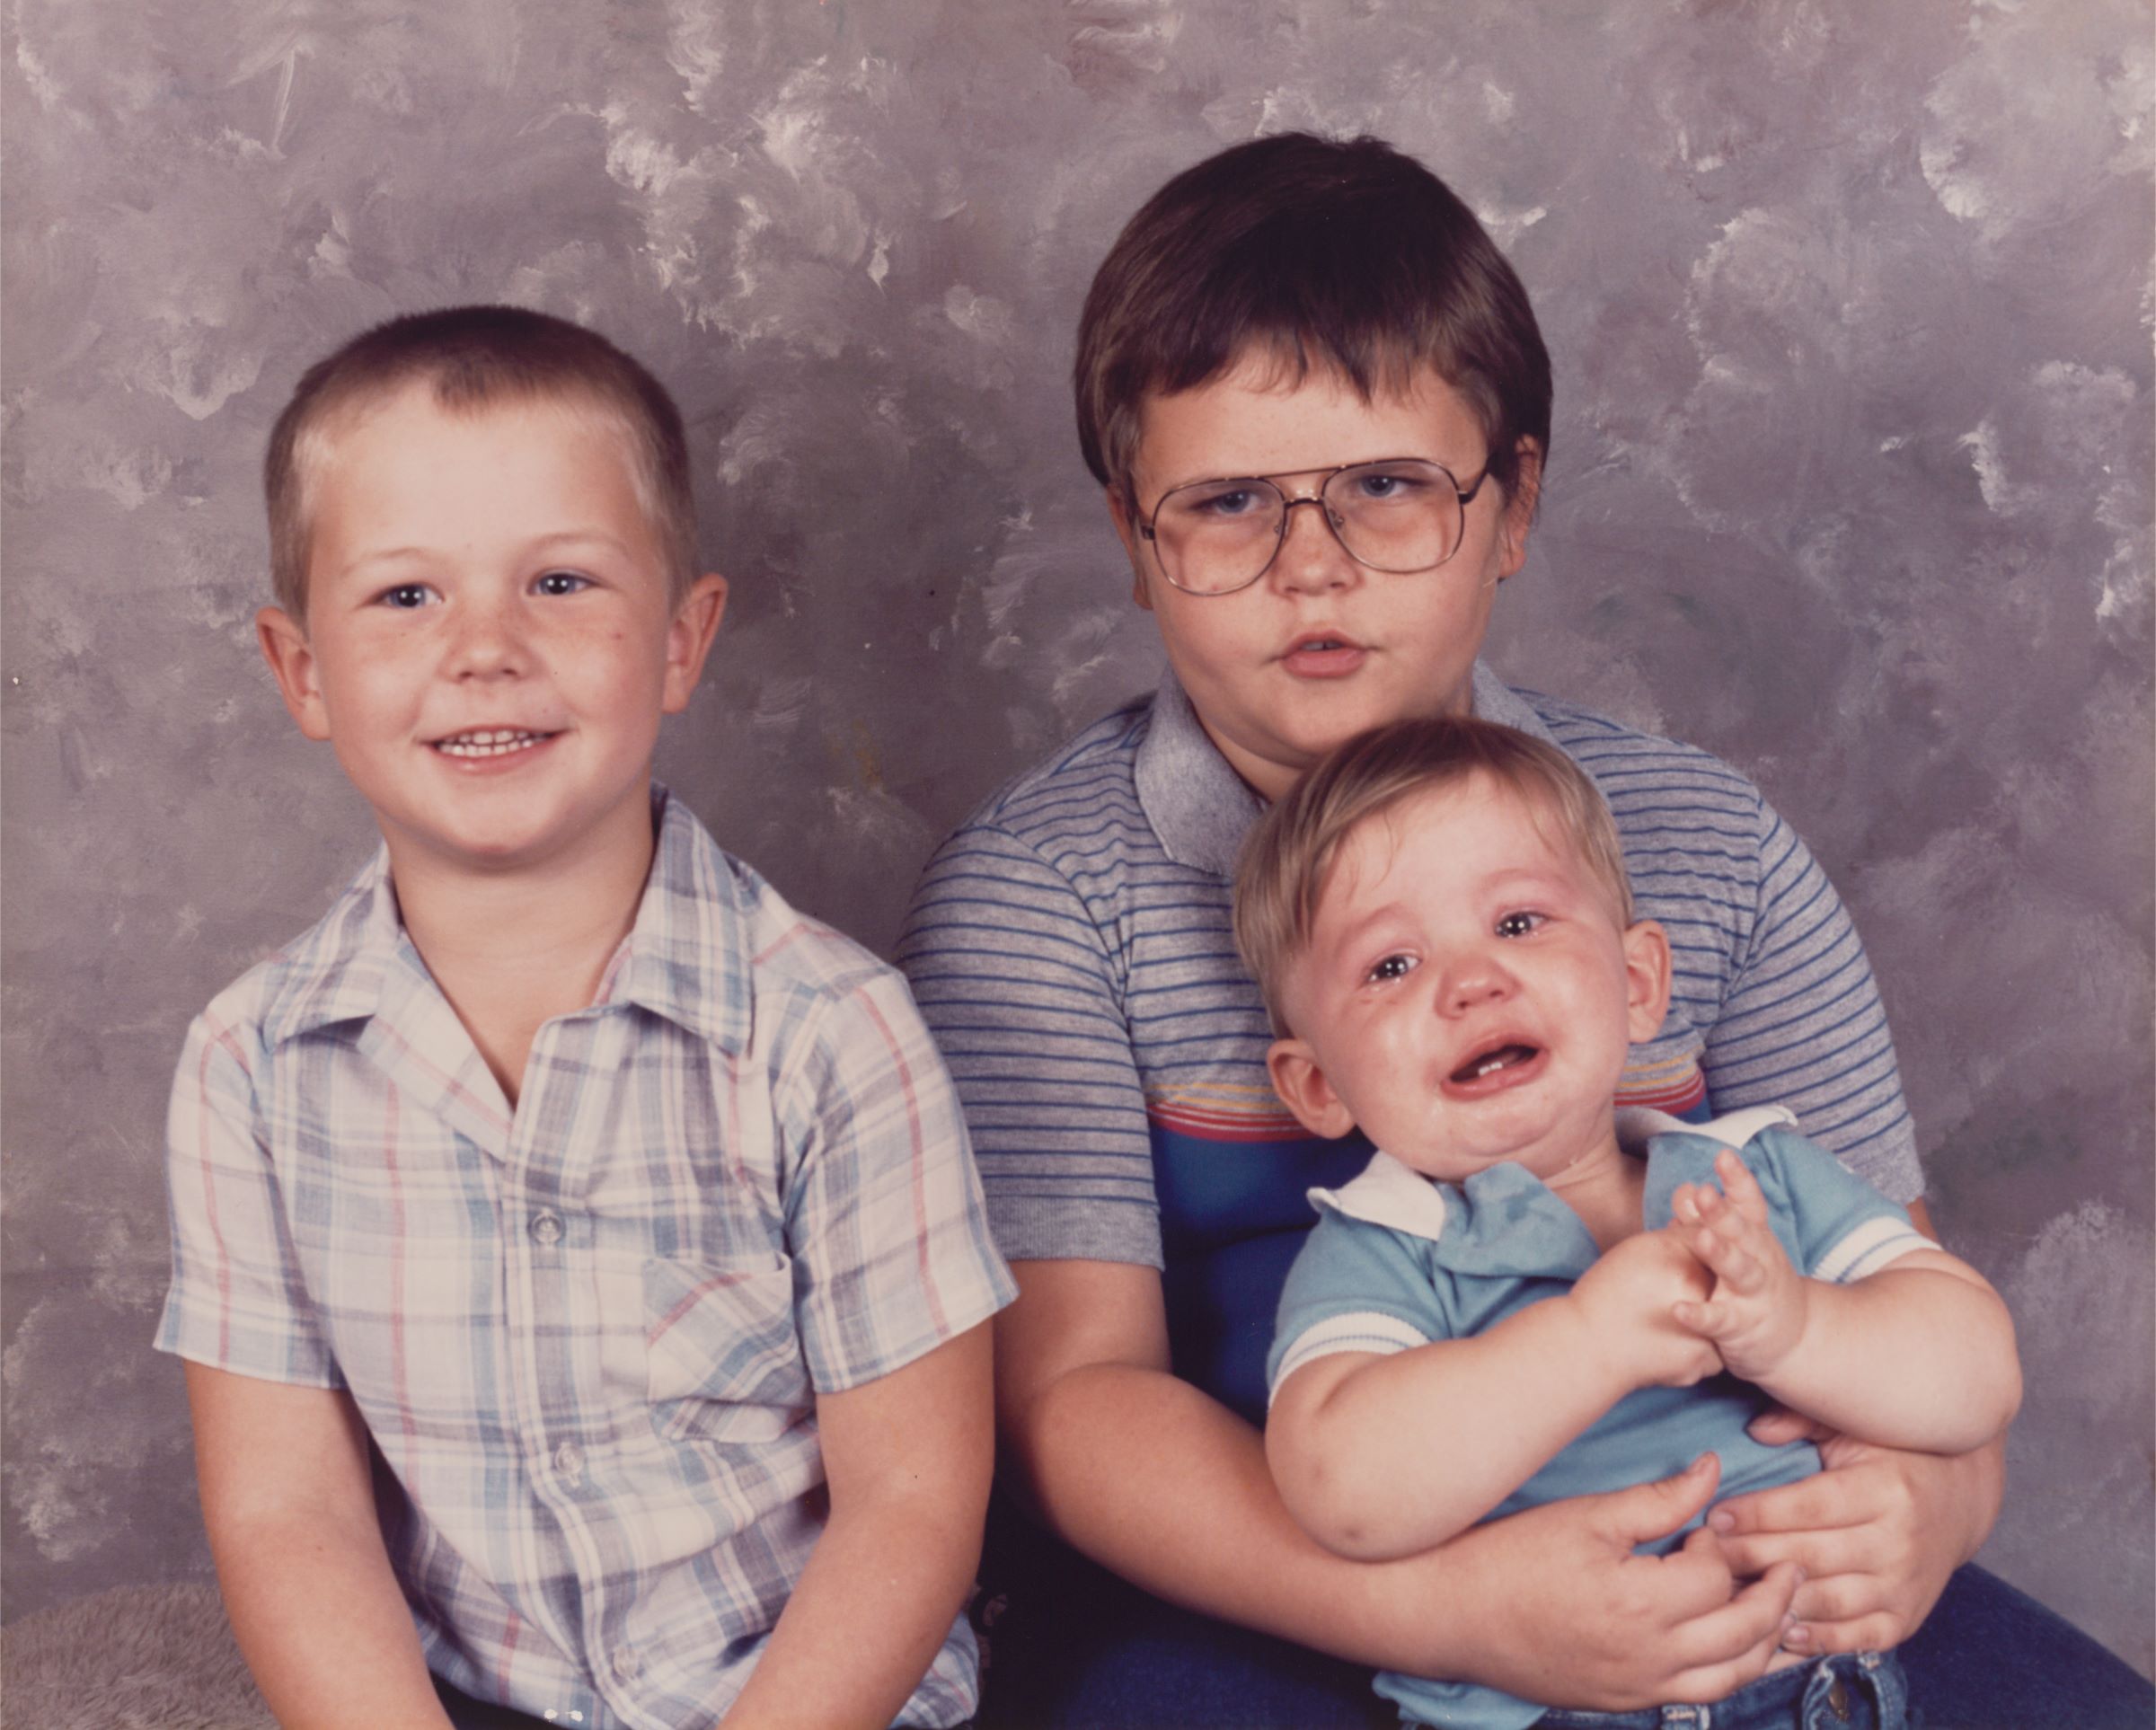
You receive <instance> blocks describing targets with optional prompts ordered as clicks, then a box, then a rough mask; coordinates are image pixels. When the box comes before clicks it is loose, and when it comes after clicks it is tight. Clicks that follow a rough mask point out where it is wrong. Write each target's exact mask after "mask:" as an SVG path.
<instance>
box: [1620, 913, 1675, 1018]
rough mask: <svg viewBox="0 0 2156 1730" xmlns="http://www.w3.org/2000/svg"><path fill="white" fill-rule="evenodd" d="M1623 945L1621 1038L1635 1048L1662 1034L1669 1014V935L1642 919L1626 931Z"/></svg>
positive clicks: (1648, 920) (1649, 920) (1651, 922)
mask: <svg viewBox="0 0 2156 1730" xmlns="http://www.w3.org/2000/svg"><path fill="white" fill-rule="evenodd" d="M1623 942H1624V1000H1625V1002H1624V1008H1625V1024H1624V1025H1625V1037H1628V1038H1629V1039H1630V1040H1631V1042H1632V1043H1633V1044H1634V1045H1638V1044H1639V1043H1640V1042H1641V1041H1642V1040H1645V1039H1651V1038H1653V1037H1655V1035H1656V1034H1657V1033H1659V1032H1660V1031H1661V1030H1662V1018H1663V1017H1664V1016H1665V1015H1666V1014H1667V1013H1668V1012H1669V971H1670V964H1669V933H1668V932H1666V931H1664V930H1663V929H1662V927H1661V926H1659V925H1657V924H1656V923H1655V922H1654V921H1653V920H1651V919H1642V920H1641V921H1639V923H1638V924H1636V925H1632V926H1630V927H1628V928H1627V929H1626V931H1625V933H1624V938H1623Z"/></svg>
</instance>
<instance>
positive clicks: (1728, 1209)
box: [1669, 1148, 1810, 1381]
mask: <svg viewBox="0 0 2156 1730" xmlns="http://www.w3.org/2000/svg"><path fill="white" fill-rule="evenodd" d="M1714 1172H1715V1176H1716V1177H1717V1178H1719V1179H1720V1180H1721V1185H1722V1187H1721V1188H1720V1189H1719V1190H1718V1189H1716V1188H1715V1187H1714V1186H1713V1185H1712V1184H1703V1183H1702V1184H1692V1183H1688V1184H1683V1185H1680V1186H1679V1187H1678V1189H1677V1192H1676V1194H1675V1196H1673V1197H1672V1198H1671V1212H1672V1213H1673V1214H1674V1215H1675V1223H1674V1225H1672V1226H1671V1227H1670V1228H1669V1229H1670V1230H1671V1231H1676V1232H1678V1233H1680V1234H1681V1235H1682V1237H1683V1241H1684V1243H1685V1245H1686V1247H1687V1248H1688V1249H1690V1250H1691V1251H1692V1254H1693V1255H1694V1256H1696V1257H1698V1258H1699V1259H1700V1261H1701V1263H1703V1264H1704V1265H1705V1267H1707V1269H1708V1270H1709V1271H1710V1273H1711V1274H1712V1275H1714V1289H1713V1290H1712V1292H1710V1293H1709V1294H1708V1296H1707V1300H1706V1302H1695V1301H1692V1300H1690V1299H1686V1300H1683V1301H1680V1302H1678V1303H1677V1305H1676V1308H1675V1310H1674V1315H1675V1318H1676V1320H1677V1323H1678V1325H1679V1326H1680V1327H1683V1328H1688V1329H1690V1330H1691V1331H1692V1332H1693V1333H1695V1334H1697V1335H1699V1336H1700V1337H1701V1338H1702V1339H1708V1340H1711V1341H1713V1342H1714V1345H1715V1347H1716V1349H1717V1350H1719V1352H1720V1353H1721V1355H1722V1362H1723V1363H1724V1364H1727V1365H1728V1366H1729V1368H1730V1369H1731V1370H1732V1371H1733V1372H1734V1373H1736V1374H1738V1375H1741V1376H1743V1377H1744V1378H1745V1381H1764V1380H1766V1379H1767V1378H1768V1377H1770V1376H1772V1374H1773V1373H1774V1372H1775V1371H1776V1370H1777V1369H1778V1368H1780V1365H1781V1363H1782V1361H1783V1360H1784V1359H1785V1358H1787V1357H1788V1356H1789V1353H1790V1352H1791V1351H1793V1350H1794V1349H1795V1348H1796V1346H1797V1342H1798V1340H1800V1339H1802V1338H1803V1337H1804V1325H1805V1319H1806V1311H1807V1293H1808V1290H1809V1284H1810V1283H1809V1282H1808V1281H1807V1280H1806V1278H1805V1277H1804V1275H1801V1274H1799V1273H1798V1271H1797V1270H1796V1269H1795V1268H1794V1267H1791V1266H1790V1265H1789V1257H1788V1255H1787V1254H1786V1253H1784V1251H1783V1249H1782V1247H1781V1243H1780V1240H1779V1239H1777V1238H1776V1237H1775V1235H1774V1230H1773V1227H1772V1226H1771V1225H1770V1224H1769V1223H1768V1222H1767V1198H1766V1197H1765V1196H1763V1195H1762V1194H1761V1193H1760V1189H1759V1184H1758V1181H1757V1180H1756V1179H1755V1178H1754V1177H1753V1176H1752V1174H1751V1172H1750V1171H1748V1170H1745V1162H1744V1161H1742V1160H1740V1159H1739V1158H1737V1156H1736V1154H1735V1153H1733V1152H1730V1151H1729V1150H1728V1149H1727V1148H1724V1149H1723V1150H1722V1151H1721V1152H1719V1153H1718V1154H1717V1155H1715V1161H1714Z"/></svg>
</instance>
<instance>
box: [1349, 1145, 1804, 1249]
mask: <svg viewBox="0 0 2156 1730" xmlns="http://www.w3.org/2000/svg"><path fill="white" fill-rule="evenodd" d="M1617 1117H1618V1122H1617V1139H1618V1143H1619V1144H1620V1145H1621V1146H1622V1147H1623V1148H1624V1150H1625V1152H1627V1153H1629V1154H1632V1155H1634V1156H1635V1157H1644V1158H1645V1160H1646V1161H1647V1169H1648V1176H1647V1193H1646V1196H1645V1197H1644V1200H1643V1205H1642V1212H1643V1214H1644V1216H1645V1217H1646V1219H1648V1220H1650V1221H1660V1220H1666V1219H1667V1218H1668V1217H1669V1211H1670V1208H1669V1204H1670V1197H1671V1196H1672V1194H1673V1193H1674V1191H1675V1188H1676V1187H1677V1185H1678V1183H1679V1182H1681V1181H1684V1180H1688V1179H1689V1180H1697V1179H1698V1178H1701V1177H1703V1176H1704V1175H1705V1171H1706V1169H1709V1168H1710V1167H1711V1165H1712V1161H1713V1158H1714V1152H1713V1151H1714V1150H1715V1149H1717V1148H1720V1147H1742V1146H1744V1145H1745V1143H1747V1142H1749V1141H1751V1140H1752V1138H1753V1137H1754V1136H1755V1135H1757V1134H1759V1133H1760V1132H1761V1131H1762V1130H1763V1129H1767V1128H1771V1127H1774V1126H1776V1125H1781V1126H1788V1125H1794V1124H1795V1122H1796V1121H1797V1120H1796V1118H1795V1117H1792V1116H1791V1115H1790V1114H1789V1111H1788V1110H1787V1109H1785V1108H1783V1107H1780V1106H1756V1107H1754V1108H1751V1109H1750V1110H1746V1111H1735V1112H1731V1113H1729V1114H1728V1115H1727V1117H1717V1118H1715V1119H1714V1120H1713V1121H1712V1122H1710V1123H1704V1124H1688V1123H1685V1122H1683V1120H1682V1119H1680V1118H1676V1117H1669V1116H1668V1115H1666V1113H1663V1112H1659V1111H1653V1110H1648V1109H1646V1108H1624V1109H1621V1110H1620V1111H1619V1112H1618V1114H1617ZM1665 1137H1666V1138H1668V1139H1664V1138H1665ZM1701 1149H1704V1150H1706V1152H1705V1154H1704V1161H1705V1165H1704V1166H1702V1165H1701V1159H1700V1157H1699V1150H1701ZM1310 1202H1311V1205H1312V1206H1313V1207H1315V1208H1317V1209H1318V1210H1319V1211H1320V1212H1321V1213H1322V1212H1328V1211H1330V1212H1331V1213H1336V1214H1347V1216H1348V1217H1349V1218H1350V1219H1357V1220H1362V1221H1364V1222H1366V1223H1368V1224H1371V1225H1382V1226H1383V1227H1384V1228H1385V1229H1386V1230H1388V1231H1399V1232H1402V1233H1404V1234H1405V1235H1407V1236H1409V1237H1414V1238H1420V1239H1422V1240H1425V1241H1427V1243H1428V1244H1429V1245H1430V1246H1431V1255H1432V1258H1433V1259H1434V1260H1435V1261H1436V1263H1437V1265H1438V1266H1439V1267H1449V1268H1452V1269H1453V1270H1454V1271H1455V1272H1458V1273H1463V1274H1510V1275H1524V1274H1557V1273H1565V1272H1569V1273H1571V1274H1572V1275H1575V1276H1577V1275H1579V1274H1583V1273H1585V1272H1586V1270H1587V1268H1588V1267H1592V1266H1593V1265H1594V1262H1595V1258H1596V1256H1597V1255H1598V1254H1599V1253H1600V1252H1599V1251H1598V1250H1597V1249H1595V1240H1594V1238H1593V1236H1592V1235H1590V1233H1589V1232H1588V1231H1587V1228H1586V1225H1585V1224H1584V1223H1582V1222H1581V1221H1580V1218H1579V1215H1578V1214H1575V1213H1574V1212H1573V1211H1572V1210H1571V1209H1570V1208H1569V1207H1568V1206H1567V1205H1565V1204H1564V1203H1563V1202H1561V1201H1560V1200H1559V1199H1558V1198H1557V1196H1556V1195H1555V1193H1554V1192H1553V1191H1551V1189H1550V1188H1549V1187H1548V1186H1546V1185H1545V1184H1544V1183H1543V1182H1542V1179H1541V1178H1537V1177H1536V1176H1534V1174H1533V1172H1531V1171H1529V1170H1527V1169H1526V1168H1525V1167H1524V1166H1521V1165H1515V1164H1514V1163H1512V1162H1511V1161H1506V1162H1505V1163H1503V1164H1500V1165H1493V1166H1487V1167H1485V1168H1484V1169H1483V1170H1480V1171H1477V1172H1474V1173H1472V1174H1471V1176H1470V1177H1469V1178H1467V1180H1466V1181H1465V1182H1464V1183H1457V1184H1454V1183H1440V1182H1438V1181H1436V1179H1434V1178H1426V1177H1424V1176H1423V1175H1422V1174H1421V1173H1420V1172H1418V1171H1417V1170H1414V1169H1413V1168H1411V1167H1409V1166H1407V1165H1403V1164H1402V1163H1401V1161H1398V1160H1396V1159H1394V1158H1393V1157H1392V1155H1391V1154H1390V1153H1384V1152H1380V1153H1377V1154H1375V1155H1374V1156H1373V1157H1372V1159H1371V1161H1370V1163H1369V1164H1368V1165H1366V1166H1365V1167H1364V1168H1363V1170H1362V1171H1361V1172H1360V1173H1359V1174H1358V1175H1357V1176H1356V1178H1354V1179H1353V1180H1351V1181H1350V1182H1347V1183H1345V1184H1342V1185H1341V1186H1340V1187H1339V1188H1338V1189H1312V1191H1310Z"/></svg>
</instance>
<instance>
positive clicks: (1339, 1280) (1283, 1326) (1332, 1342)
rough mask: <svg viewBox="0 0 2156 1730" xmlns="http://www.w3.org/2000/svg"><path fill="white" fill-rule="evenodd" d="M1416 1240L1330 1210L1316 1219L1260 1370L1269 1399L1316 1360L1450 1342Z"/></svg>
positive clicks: (1284, 1292) (1291, 1272) (1290, 1273)
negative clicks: (1281, 1386)
mask: <svg viewBox="0 0 2156 1730" xmlns="http://www.w3.org/2000/svg"><path fill="white" fill-rule="evenodd" d="M1417 1242H1418V1240H1415V1239H1413V1238H1410V1237H1409V1236H1408V1235H1407V1234H1406V1233H1404V1232H1400V1231H1390V1230H1388V1229H1387V1228H1386V1227H1384V1226H1382V1225H1374V1224H1372V1223H1371V1222H1368V1221H1366V1220H1358V1219H1354V1218H1351V1217H1349V1216H1348V1215H1347V1214H1339V1213H1335V1212H1333V1211H1332V1210H1331V1209H1330V1208H1328V1209H1325V1210H1323V1211H1321V1213H1320V1214H1319V1216H1318V1222H1317V1224H1316V1225H1315V1226H1313V1227H1312V1229H1311V1232H1310V1235H1309V1237H1307V1238H1306V1239H1304V1240H1303V1248H1302V1250H1301V1251H1300V1252H1299V1253H1298V1254H1297V1255H1296V1257H1295V1260H1294V1267H1290V1268H1289V1269H1288V1273H1287V1284H1286V1286H1285V1287H1283V1288H1282V1290H1281V1293H1280V1315H1279V1320H1278V1322H1277V1325H1276V1326H1275V1328H1274V1329H1273V1349H1272V1353H1271V1355H1270V1356H1269V1357H1268V1359H1267V1360H1266V1366H1265V1381H1266V1390H1267V1397H1268V1399H1269V1398H1270V1397H1271V1396H1272V1395H1274V1394H1277V1392H1278V1391H1279V1390H1280V1384H1281V1383H1282V1382H1284V1381H1286V1380H1287V1378H1288V1377H1289V1376H1290V1375H1292V1374H1293V1373H1294V1372H1295V1371H1297V1370H1299V1369H1301V1368H1302V1367H1303V1365H1304V1364H1312V1363H1315V1362H1316V1361H1317V1360H1318V1359H1319V1358H1321V1357H1331V1356H1333V1355H1337V1354H1339V1353H1342V1352H1372V1353H1376V1354H1379V1355H1385V1354H1390V1353H1393V1352H1404V1351H1409V1350H1411V1349H1412V1348H1414V1347H1415V1346H1423V1345H1427V1344H1428V1343H1429V1342H1430V1341H1432V1340H1434V1339H1447V1338H1450V1337H1452V1332H1453V1329H1452V1327H1451V1325H1450V1323H1449V1321H1448V1320H1447V1319H1446V1317H1445V1312H1444V1311H1443V1309H1442V1307H1441V1306H1440V1305H1439V1303H1438V1302H1437V1295H1436V1287H1435V1285H1434V1284H1432V1282H1431V1279H1430V1276H1429V1272H1428V1270H1427V1268H1426V1267H1424V1265H1423V1258H1422V1253H1421V1252H1420V1251H1418V1249H1417V1247H1416V1245H1417Z"/></svg>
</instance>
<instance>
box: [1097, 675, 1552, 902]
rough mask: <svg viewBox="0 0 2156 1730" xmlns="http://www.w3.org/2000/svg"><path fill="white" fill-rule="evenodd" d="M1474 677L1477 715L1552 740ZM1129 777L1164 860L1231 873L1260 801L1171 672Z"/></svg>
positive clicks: (1490, 683)
mask: <svg viewBox="0 0 2156 1730" xmlns="http://www.w3.org/2000/svg"><path fill="white" fill-rule="evenodd" d="M1473 677H1474V685H1473V690H1474V711H1475V713H1476V714H1477V715H1479V716H1480V717H1481V718H1482V719H1484V720H1490V721H1497V722H1498V723H1500V724H1501V725H1503V726H1506V727H1515V728H1519V730H1520V731H1522V732H1523V733H1532V734H1533V735H1534V737H1537V738H1539V739H1542V740H1543V741H1545V742H1546V743H1548V744H1551V745H1555V744H1556V743H1557V741H1556V739H1555V738H1554V737H1552V736H1551V732H1550V729H1549V728H1547V727H1545V726H1544V725H1543V724H1542V717H1541V716H1540V715H1538V714H1536V713H1535V712H1534V711H1533V708H1531V707H1530V706H1529V705H1528V702H1527V701H1526V699H1525V698H1524V697H1522V696H1521V695H1520V693H1518V692H1516V691H1515V690H1514V689H1513V688H1512V687H1511V686H1510V685H1508V684H1506V683H1505V682H1504V681H1503V680H1502V679H1500V678H1498V675H1496V674H1495V673H1492V672H1491V671H1490V670H1489V667H1487V666H1484V665H1483V664H1482V663H1481V662H1480V661H1477V662H1476V663H1475V666H1474V675H1473ZM1132 772H1133V774H1134V776H1135V780H1136V782H1137V791H1138V804H1139V806H1140V808H1142V809H1143V810H1144V813H1145V820H1146V821H1147V822H1148V823H1150V824H1152V825H1153V834H1154V835H1155V836H1157V837H1158V838H1159V840H1160V843H1161V847H1162V851H1163V852H1166V853H1167V855H1168V857H1169V858H1171V859H1172V860H1173V861H1175V862H1176V863H1177V864H1179V865H1188V866H1190V867H1192V868H1193V869H1197V870H1202V871H1211V872H1212V873H1214V874H1215V876H1217V877H1232V876H1233V875H1234V872H1235V855H1236V852H1237V851H1238V850H1239V849H1240V848H1241V845H1242V838H1243V836H1244V835H1245V834H1248V833H1249V832H1250V825H1251V824H1253V823H1255V822H1256V821H1257V820H1258V818H1259V816H1260V815H1261V814H1262V813H1263V811H1264V810H1265V801H1264V800H1263V799H1260V798H1259V796H1258V795H1257V794H1256V793H1255V792H1253V791H1252V790H1250V784H1249V783H1248V782H1247V781H1244V780H1243V778H1242V777H1241V775H1239V774H1237V773H1236V772H1235V771H1234V769H1233V766H1232V765H1231V764H1230V763H1229V762H1228V760H1227V758H1226V757H1224V756H1223V755H1221V751H1220V747H1219V746H1216V745H1215V744H1214V743H1213V739H1212V737H1211V735H1209V734H1208V733H1207V732H1206V728H1205V724H1204V723H1203V722H1202V721H1200V720H1199V719H1198V718H1197V710H1196V709H1194V708H1192V707H1191V704H1190V699H1189V696H1188V694H1187V693H1185V692H1184V690H1183V687H1182V684H1181V683H1180V681H1179V680H1178V679H1177V678H1176V676H1175V675H1174V673H1173V672H1172V671H1171V672H1168V673H1166V674H1164V675H1162V679H1161V684H1160V688H1159V689H1158V690H1157V691H1155V692H1154V693H1153V711H1152V716H1151V719H1150V721H1149V723H1148V725H1147V728H1146V732H1145V737H1144V739H1143V740H1141V741H1140V742H1139V745H1138V750H1137V761H1136V763H1135V765H1134V767H1133V771H1132Z"/></svg>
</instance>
